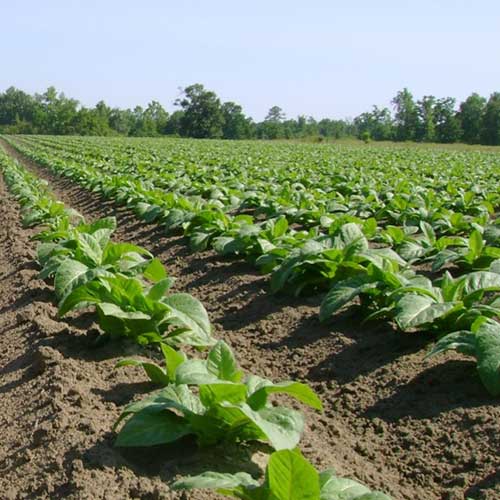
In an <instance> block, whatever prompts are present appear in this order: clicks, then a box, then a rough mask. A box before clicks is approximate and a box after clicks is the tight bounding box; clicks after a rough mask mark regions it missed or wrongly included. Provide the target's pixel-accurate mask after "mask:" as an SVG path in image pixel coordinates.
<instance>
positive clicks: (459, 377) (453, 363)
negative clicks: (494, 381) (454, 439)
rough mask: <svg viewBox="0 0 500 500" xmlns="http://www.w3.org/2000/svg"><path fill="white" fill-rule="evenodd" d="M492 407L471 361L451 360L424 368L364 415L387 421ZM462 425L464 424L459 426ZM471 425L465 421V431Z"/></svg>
mask: <svg viewBox="0 0 500 500" xmlns="http://www.w3.org/2000/svg"><path fill="white" fill-rule="evenodd" d="M488 405H491V398H489V397H488V394H487V393H486V390H485V389H484V387H483V386H482V384H481V382H480V380H479V377H478V376H477V373H476V370H475V364H474V363H473V362H472V361H465V360H448V361H446V362H444V363H441V364H438V365H436V366H433V367H430V368H427V369H425V365H424V364H423V365H422V372H421V373H419V374H418V375H417V376H416V377H414V378H413V379H412V380H411V381H410V382H408V383H407V384H401V385H399V386H397V387H396V390H395V392H394V394H392V395H391V396H389V397H387V398H384V399H381V400H379V401H377V403H376V404H375V405H373V406H371V407H370V408H368V409H367V410H366V411H365V413H364V416H365V417H368V418H375V417H377V418H380V419H382V420H385V421H387V422H397V421H398V420H400V419H402V418H405V417H411V418H414V419H427V418H434V417H437V416H439V415H440V414H441V413H443V412H448V411H450V410H454V409H456V408H475V407H480V406H488ZM460 425H462V424H460ZM468 425H469V423H468V422H467V421H463V427H464V429H465V428H467V426H468Z"/></svg>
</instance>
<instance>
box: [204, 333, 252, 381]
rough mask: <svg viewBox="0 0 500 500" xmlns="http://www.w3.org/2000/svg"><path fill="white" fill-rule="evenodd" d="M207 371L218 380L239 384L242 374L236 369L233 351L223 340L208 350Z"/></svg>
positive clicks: (236, 364)
mask: <svg viewBox="0 0 500 500" xmlns="http://www.w3.org/2000/svg"><path fill="white" fill-rule="evenodd" d="M207 370H208V371H209V372H210V373H212V374H213V375H215V376H216V377H217V378H219V379H220V380H228V381H230V382H239V381H240V380H241V378H242V376H243V372H242V371H241V370H239V369H238V363H237V361H236V358H235V357H234V354H233V351H232V350H231V348H230V347H229V346H228V345H227V344H226V343H225V342H224V341H223V340H219V341H218V342H217V343H216V344H215V345H214V347H212V349H211V350H210V352H209V354H208V357H207Z"/></svg>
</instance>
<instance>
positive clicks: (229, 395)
mask: <svg viewBox="0 0 500 500" xmlns="http://www.w3.org/2000/svg"><path fill="white" fill-rule="evenodd" d="M246 397H247V388H246V385H245V384H233V383H230V382H215V383H211V384H204V385H200V400H201V402H202V403H203V404H204V405H205V406H206V407H207V408H210V407H211V406H215V405H216V404H219V403H222V402H227V403H233V404H238V403H242V402H244V401H245V400H246Z"/></svg>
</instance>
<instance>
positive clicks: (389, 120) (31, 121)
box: [0, 83, 500, 145]
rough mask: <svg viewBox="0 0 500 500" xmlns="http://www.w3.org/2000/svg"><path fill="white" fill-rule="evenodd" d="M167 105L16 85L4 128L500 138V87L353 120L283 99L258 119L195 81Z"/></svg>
mask: <svg viewBox="0 0 500 500" xmlns="http://www.w3.org/2000/svg"><path fill="white" fill-rule="evenodd" d="M174 104H175V105H176V106H177V107H178V108H179V109H177V110H176V111H174V112H172V113H168V112H167V111H166V110H165V109H164V108H163V107H162V105H161V104H160V103H159V102H157V101H151V102H150V103H149V104H148V105H147V107H146V108H143V107H142V106H136V107H135V108H133V109H119V108H110V107H109V106H107V105H106V104H105V103H104V102H103V101H100V102H98V103H97V104H96V105H95V106H94V107H93V108H88V107H85V106H80V105H79V103H78V101H77V100H75V99H70V98H68V97H66V96H65V95H64V94H62V93H59V94H58V93H57V91H56V89H55V88H54V87H50V88H48V89H47V91H46V92H44V93H43V94H35V95H33V96H32V95H29V94H27V93H25V92H23V91H22V90H18V89H16V88H14V87H10V88H8V89H7V90H6V91H5V92H3V93H1V94H0V132H2V133H11V134H55V135H57V134H59V135H94V136H108V135H126V136H149V137H155V136H162V135H174V136H181V137H194V138H211V139H213V138H224V139H253V138H257V139H292V138H314V139H316V140H321V139H322V138H335V139H339V138H342V137H348V136H349V137H354V136H356V137H358V138H361V139H364V140H365V141H369V140H395V141H419V142H441V143H452V142H459V141H461V142H465V143H469V144H488V145H499V144H500V93H498V92H495V93H493V94H492V95H491V96H490V98H489V99H488V100H487V99H485V98H484V97H481V96H479V95H478V94H475V93H473V94H471V95H470V96H469V97H468V98H467V99H466V100H465V101H464V102H462V103H460V104H459V106H458V109H457V107H456V100H455V99H453V98H451V97H445V98H441V99H439V98H436V97H434V96H424V97H423V98H422V99H421V100H419V101H417V102H415V100H414V98H413V96H412V94H411V92H410V91H409V90H408V89H403V90H402V91H400V92H398V94H397V95H396V96H395V97H394V99H393V100H392V105H393V108H394V113H393V114H392V113H391V111H390V110H389V109H388V108H379V107H377V106H374V107H373V109H372V110H371V111H369V112H366V113H362V114H361V115H359V116H357V117H356V118H355V119H354V120H352V121H351V120H340V119H331V118H323V119H321V120H316V119H314V118H312V117H310V116H309V117H307V116H298V117H297V118H296V119H287V118H286V115H285V113H284V112H283V110H282V109H281V108H280V107H279V106H272V107H271V108H270V110H269V113H268V114H267V116H266V118H265V119H264V120H263V121H261V122H258V123H257V122H254V121H253V120H252V119H251V118H250V117H248V116H246V115H245V113H244V112H243V109H242V107H241V106H240V105H239V104H237V103H234V102H221V100H220V99H219V97H218V96H217V95H216V94H215V92H213V91H210V90H207V89H205V88H204V86H203V85H201V84H199V83H197V84H194V85H190V86H188V87H186V88H185V89H183V91H182V95H181V97H179V98H178V99H176V100H175V102H174Z"/></svg>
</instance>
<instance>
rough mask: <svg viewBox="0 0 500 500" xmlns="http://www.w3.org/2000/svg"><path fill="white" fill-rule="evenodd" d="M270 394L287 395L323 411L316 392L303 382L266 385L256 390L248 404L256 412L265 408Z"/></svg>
mask: <svg viewBox="0 0 500 500" xmlns="http://www.w3.org/2000/svg"><path fill="white" fill-rule="evenodd" d="M270 394H287V395H289V396H292V397H294V398H295V399H297V400H299V401H301V402H302V403H304V404H306V405H308V406H310V407H311V408H314V409H316V410H320V411H321V410H322V409H323V405H322V404H321V400H320V399H319V398H318V396H317V395H316V394H315V392H314V391H313V390H312V389H311V388H310V387H309V386H308V385H306V384H303V383H301V382H279V383H277V384H271V385H265V386H264V387H261V388H260V389H258V390H256V391H255V392H254V393H253V394H252V395H251V396H250V397H249V398H248V404H249V405H250V406H251V407H252V408H253V409H254V410H258V409H260V408H262V407H264V405H265V404H266V402H267V398H268V396H269V395H270Z"/></svg>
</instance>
